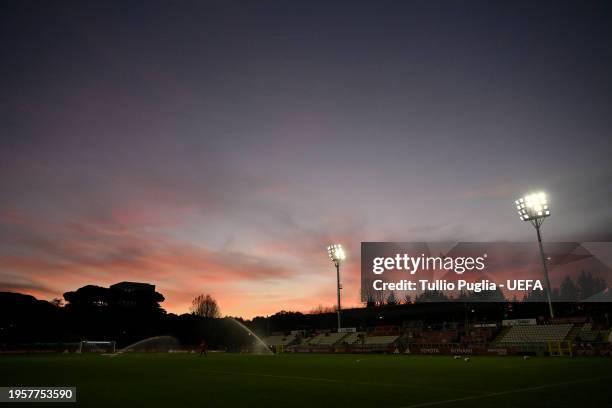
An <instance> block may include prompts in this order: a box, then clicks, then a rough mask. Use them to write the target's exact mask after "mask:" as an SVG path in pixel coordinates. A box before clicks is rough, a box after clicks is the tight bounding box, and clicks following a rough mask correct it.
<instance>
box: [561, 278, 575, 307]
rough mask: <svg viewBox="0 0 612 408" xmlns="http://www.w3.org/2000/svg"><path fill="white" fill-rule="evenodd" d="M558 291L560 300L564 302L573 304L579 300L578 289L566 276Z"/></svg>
mask: <svg viewBox="0 0 612 408" xmlns="http://www.w3.org/2000/svg"><path fill="white" fill-rule="evenodd" d="M559 291H560V295H561V300H562V301H564V302H575V301H577V300H579V298H580V289H578V286H577V285H576V284H575V283H574V281H573V280H572V278H570V277H569V276H566V277H565V279H563V282H561V288H560V290H559Z"/></svg>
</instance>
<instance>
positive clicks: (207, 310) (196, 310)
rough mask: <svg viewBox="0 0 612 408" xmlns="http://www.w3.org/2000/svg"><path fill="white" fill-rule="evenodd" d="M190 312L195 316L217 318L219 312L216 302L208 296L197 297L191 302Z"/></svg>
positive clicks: (219, 314) (219, 315)
mask: <svg viewBox="0 0 612 408" xmlns="http://www.w3.org/2000/svg"><path fill="white" fill-rule="evenodd" d="M191 312H192V313H193V314H195V315H196V316H200V317H209V318H218V317H221V310H220V309H219V305H218V304H217V301H216V300H215V299H214V298H213V297H212V296H210V295H208V294H207V295H199V296H198V297H196V298H195V299H193V301H192V302H191Z"/></svg>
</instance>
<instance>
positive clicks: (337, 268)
mask: <svg viewBox="0 0 612 408" xmlns="http://www.w3.org/2000/svg"><path fill="white" fill-rule="evenodd" d="M334 264H336V279H337V280H336V282H337V288H338V310H337V314H338V332H340V329H341V327H342V326H341V324H340V311H341V307H340V261H339V260H337V261H335V262H334Z"/></svg>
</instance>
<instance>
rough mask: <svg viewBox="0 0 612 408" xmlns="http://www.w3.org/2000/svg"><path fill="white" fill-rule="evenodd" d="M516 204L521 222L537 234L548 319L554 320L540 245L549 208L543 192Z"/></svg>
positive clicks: (526, 197)
mask: <svg viewBox="0 0 612 408" xmlns="http://www.w3.org/2000/svg"><path fill="white" fill-rule="evenodd" d="M514 204H516V210H517V211H518V214H519V217H520V218H521V220H522V221H529V222H530V223H531V225H533V226H534V227H535V229H536V232H537V234H538V244H539V245H540V255H541V257H542V267H543V268H544V283H545V284H546V297H547V299H548V310H549V312H550V317H551V318H554V317H555V314H554V311H553V306H552V300H551V295H550V294H551V291H550V279H549V277H548V265H547V262H548V261H547V257H546V255H545V254H544V246H543V245H542V233H541V228H542V223H543V222H544V219H546V217H550V208H549V207H548V198H547V197H546V194H545V193H543V192H537V193H530V194H527V195H525V196H523V197H521V198H519V199H518V200H516V201H515V202H514Z"/></svg>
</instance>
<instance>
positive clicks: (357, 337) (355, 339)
mask: <svg viewBox="0 0 612 408" xmlns="http://www.w3.org/2000/svg"><path fill="white" fill-rule="evenodd" d="M364 337H365V333H364V332H355V333H349V335H348V336H346V337H345V338H344V339H342V343H346V344H348V345H353V344H361V339H362V338H364Z"/></svg>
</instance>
